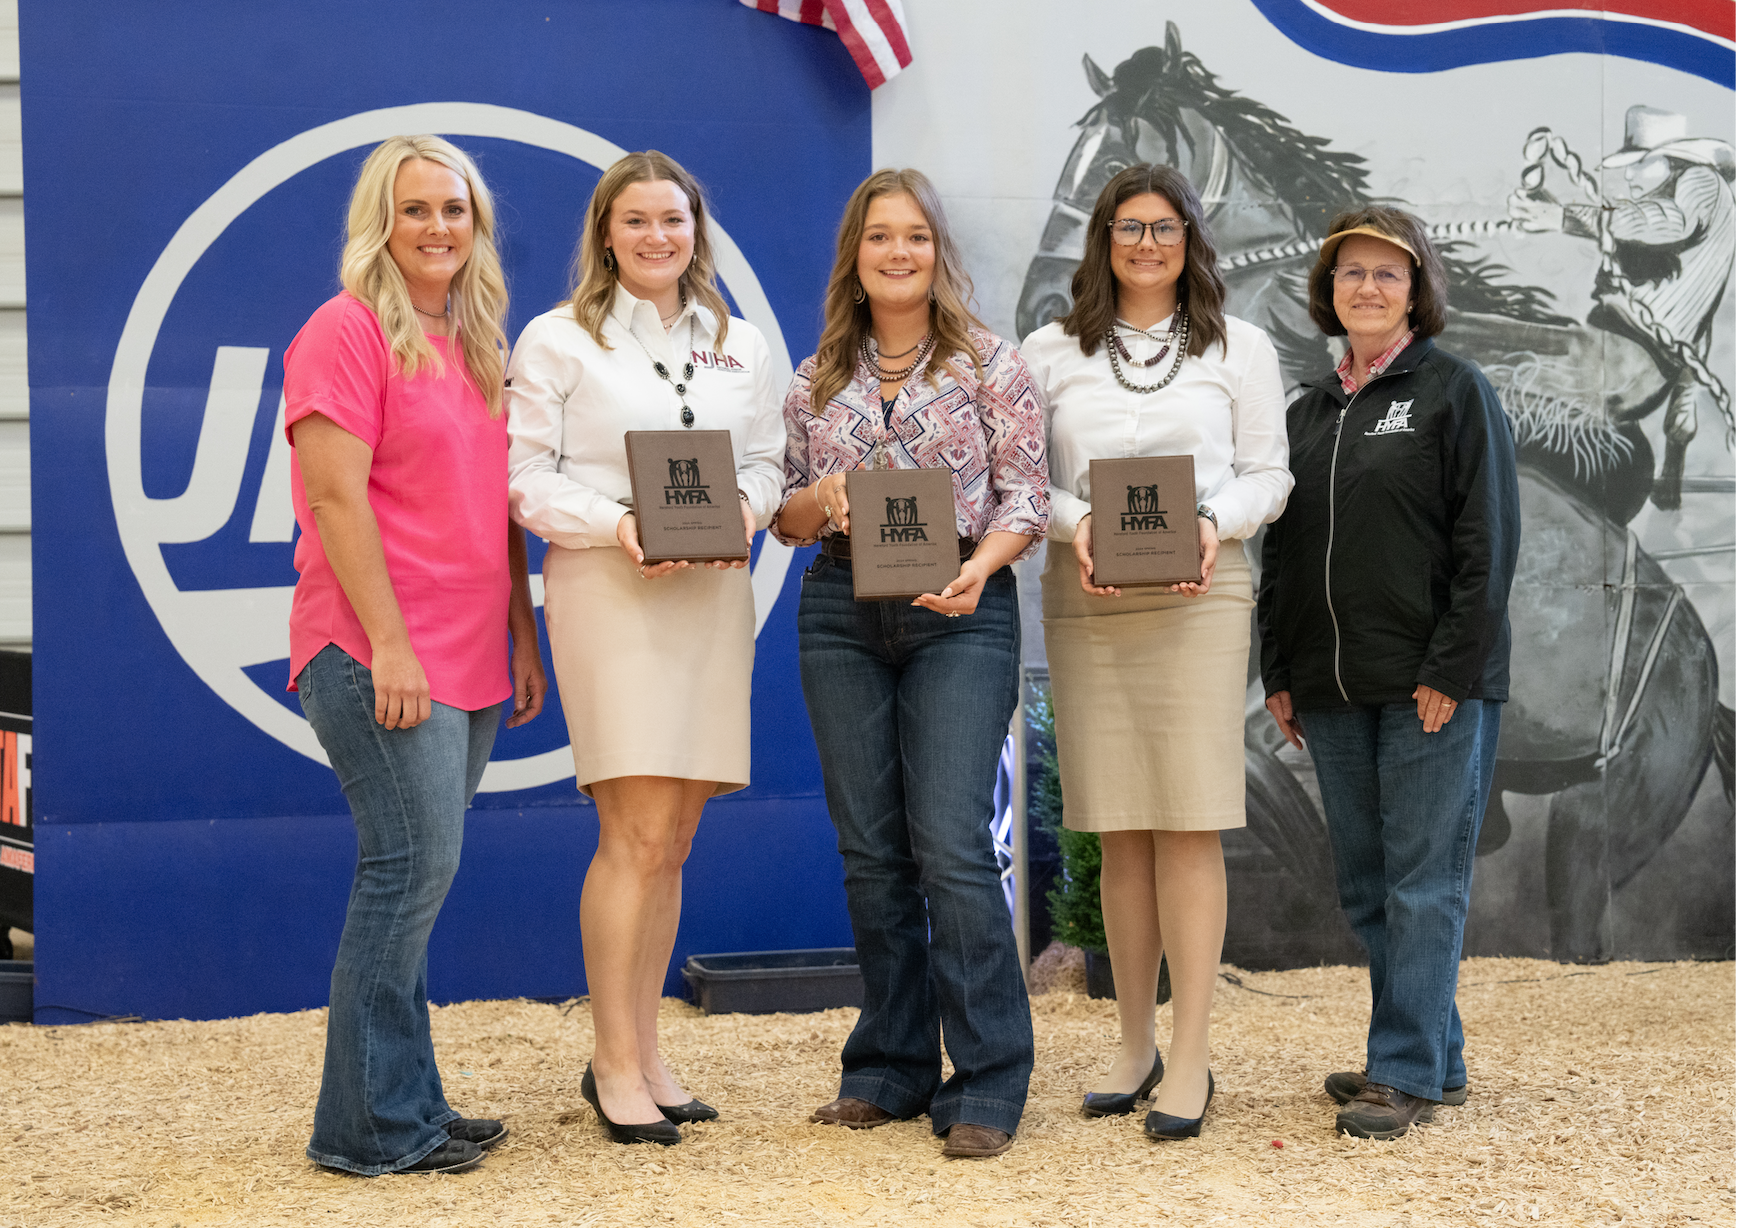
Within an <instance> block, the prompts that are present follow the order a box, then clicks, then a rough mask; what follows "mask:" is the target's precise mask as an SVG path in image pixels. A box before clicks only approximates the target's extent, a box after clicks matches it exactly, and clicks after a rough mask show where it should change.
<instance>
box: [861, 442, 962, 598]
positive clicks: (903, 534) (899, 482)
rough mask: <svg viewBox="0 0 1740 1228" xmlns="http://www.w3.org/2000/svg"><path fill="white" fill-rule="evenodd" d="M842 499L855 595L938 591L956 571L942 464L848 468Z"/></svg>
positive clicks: (951, 504)
mask: <svg viewBox="0 0 1740 1228" xmlns="http://www.w3.org/2000/svg"><path fill="white" fill-rule="evenodd" d="M846 502H847V504H848V505H849V506H850V508H851V513H850V515H851V524H852V596H853V597H855V598H857V599H858V600H859V601H889V600H893V599H895V598H905V599H906V600H908V601H910V600H912V599H913V598H914V597H917V596H920V595H921V594H924V593H940V592H942V590H943V589H945V588H947V587H948V586H949V582H950V581H952V580H953V579H954V578H955V577H956V576H958V575H960V574H961V551H960V538H959V537H958V536H957V535H956V533H955V484H954V477H953V475H952V474H950V473H949V471H948V470H947V469H854V470H852V471H851V472H849V473H848V474H846Z"/></svg>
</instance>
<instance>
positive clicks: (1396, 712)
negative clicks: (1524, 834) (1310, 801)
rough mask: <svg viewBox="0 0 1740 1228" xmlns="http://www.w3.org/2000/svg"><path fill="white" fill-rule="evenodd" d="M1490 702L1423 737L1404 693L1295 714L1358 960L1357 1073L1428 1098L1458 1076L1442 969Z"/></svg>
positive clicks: (1462, 915) (1485, 756)
mask: <svg viewBox="0 0 1740 1228" xmlns="http://www.w3.org/2000/svg"><path fill="white" fill-rule="evenodd" d="M1503 707H1504V705H1503V704H1501V703H1499V702H1498V701H1496V700H1477V699H1471V700H1468V701H1466V702H1464V703H1462V704H1461V705H1459V706H1458V707H1457V709H1456V715H1455V716H1454V717H1453V718H1452V719H1451V720H1450V721H1449V723H1447V724H1446V725H1444V727H1443V728H1441V729H1440V730H1439V731H1438V732H1437V733H1427V732H1425V730H1424V729H1423V728H1422V727H1421V724H1420V718H1419V716H1418V715H1417V714H1416V710H1415V707H1414V704H1413V703H1412V702H1409V703H1399V704H1384V705H1382V706H1381V707H1363V708H1354V709H1351V710H1342V709H1335V710H1320V711H1315V712H1300V713H1299V719H1300V721H1301V722H1302V723H1303V724H1304V726H1305V746H1306V749H1307V750H1309V751H1310V752H1311V760H1312V762H1313V763H1315V764H1316V765H1317V783H1318V786H1319V788H1321V789H1322V791H1323V809H1324V812H1325V815H1326V817H1327V819H1328V821H1329V843H1330V847H1331V848H1332V850H1333V851H1334V854H1335V879H1336V886H1337V888H1338V889H1339V891H1340V893H1341V908H1342V911H1343V912H1345V913H1346V914H1347V919H1348V922H1349V923H1350V924H1351V925H1352V926H1353V932H1354V933H1355V934H1357V935H1359V940H1360V941H1361V942H1363V943H1364V944H1365V949H1366V951H1367V952H1369V953H1370V955H1371V1027H1370V1029H1369V1031H1368V1032H1367V1034H1366V1056H1365V1069H1366V1077H1367V1078H1368V1079H1370V1080H1371V1081H1372V1082H1373V1083H1384V1084H1388V1085H1389V1086H1390V1087H1393V1088H1396V1089H1397V1090H1398V1091H1404V1092H1407V1093H1408V1094H1409V1095H1410V1096H1424V1097H1425V1098H1426V1099H1428V1100H1439V1099H1442V1098H1443V1095H1444V1089H1445V1088H1446V1087H1462V1086H1464V1085H1465V1084H1466V1083H1467V1082H1468V1069H1467V1067H1466V1066H1464V1065H1463V1061H1462V1017H1461V1015H1460V1014H1459V1013H1458V1012H1457V1010H1456V973H1457V968H1458V966H1459V964H1460V962H1461V959H1462V927H1463V923H1464V922H1465V921H1466V920H1467V919H1468V891H1469V887H1470V886H1471V884H1472V883H1473V881H1474V843H1475V840H1476V839H1477V838H1478V837H1479V835H1480V820H1481V816H1482V815H1483V814H1484V813H1485V812H1486V795H1487V793H1488V791H1489V790H1490V789H1491V788H1492V770H1493V764H1494V762H1495V761H1496V759H1497V757H1498V722H1499V714H1500V712H1501V711H1502V709H1503Z"/></svg>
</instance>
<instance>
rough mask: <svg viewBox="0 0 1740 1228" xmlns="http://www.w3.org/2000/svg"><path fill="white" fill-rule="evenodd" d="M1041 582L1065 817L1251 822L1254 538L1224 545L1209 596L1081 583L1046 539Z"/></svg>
mask: <svg viewBox="0 0 1740 1228" xmlns="http://www.w3.org/2000/svg"><path fill="white" fill-rule="evenodd" d="M1042 588H1043V592H1044V595H1045V655H1046V657H1047V659H1048V660H1049V661H1050V665H1051V702H1052V711H1053V713H1054V714H1055V716H1056V718H1057V762H1058V769H1059V772H1060V774H1061V776H1062V778H1063V824H1064V826H1065V827H1068V828H1069V829H1070V830H1072V831H1129V830H1148V831H1212V830H1216V829H1223V828H1228V827H1243V826H1244V825H1245V740H1244V733H1245V730H1244V703H1245V683H1246V677H1245V675H1246V672H1247V670H1248V668H1249V662H1250V646H1251V606H1252V604H1253V603H1252V600H1251V568H1250V563H1249V562H1248V560H1247V559H1246V558H1245V551H1244V543H1243V542H1240V541H1223V542H1222V543H1221V544H1220V556H1219V559H1218V560H1217V562H1216V563H1215V571H1214V583H1213V585H1212V586H1211V587H1210V588H1209V590H1208V592H1207V594H1205V595H1204V596H1201V597H1186V596H1184V595H1183V594H1181V593H1169V592H1167V591H1166V590H1165V589H1130V588H1127V589H1125V590H1124V595H1123V596H1122V597H1095V596H1093V595H1091V594H1089V593H1084V592H1082V590H1081V580H1080V572H1079V570H1078V569H1077V567H1076V562H1075V551H1074V550H1073V549H1072V548H1071V547H1070V545H1069V543H1067V542H1051V543H1049V544H1048V547H1047V549H1046V562H1045V575H1044V579H1043V583H1042Z"/></svg>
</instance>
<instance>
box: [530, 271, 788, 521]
mask: <svg viewBox="0 0 1740 1228" xmlns="http://www.w3.org/2000/svg"><path fill="white" fill-rule="evenodd" d="M691 324H692V326H693V332H692V333H691V331H690V329H691ZM630 329H632V330H633V331H632V332H631V331H630ZM713 331H714V321H713V315H712V313H711V312H709V311H707V310H706V309H705V308H702V307H700V306H699V305H698V304H696V303H693V302H691V303H690V304H689V305H688V306H687V307H685V308H684V309H683V313H682V314H681V315H679V316H678V317H677V320H676V322H675V323H674V324H672V325H671V330H670V332H669V333H666V332H665V330H664V328H663V327H662V326H661V325H660V324H659V313H658V308H657V307H654V306H653V305H652V304H651V303H650V302H647V301H646V300H644V299H638V298H635V297H634V295H632V294H630V293H629V292H628V291H627V290H624V289H623V288H622V287H621V286H620V285H619V286H617V288H616V300H615V302H613V303H612V304H611V307H610V312H609V314H608V315H606V316H605V319H604V336H605V339H606V340H607V341H609V342H610V344H611V346H612V347H614V348H612V349H608V350H607V349H605V348H603V347H602V346H600V345H599V344H598V343H597V342H596V341H594V340H593V339H592V335H591V334H590V333H588V332H587V331H586V330H585V329H583V328H581V327H580V325H579V324H578V323H577V322H576V321H575V319H574V309H573V308H572V307H570V306H568V305H566V304H564V305H563V306H561V307H557V308H556V309H555V310H553V311H546V312H545V313H544V314H543V315H541V316H539V317H537V318H536V319H534V320H533V321H531V323H529V324H527V325H526V327H525V331H524V332H522V333H521V334H520V339H519V342H518V344H516V345H515V346H514V352H513V359H512V361H511V362H509V364H508V375H507V420H508V436H509V440H510V445H509V451H508V497H509V501H510V506H511V508H512V510H513V517H514V519H515V520H516V521H518V522H519V523H520V524H522V525H524V526H525V527H526V528H528V529H530V530H531V531H532V532H533V533H536V534H537V535H538V536H539V537H542V538H544V539H545V540H546V541H549V542H553V543H554V544H556V545H558V546H565V547H567V548H568V549H571V550H579V549H583V548H585V547H588V546H615V545H617V544H618V543H617V540H616V522H617V521H619V520H621V519H622V517H623V515H624V514H626V513H627V512H628V510H629V509H628V506H627V501H628V499H629V498H630V493H631V488H630V484H629V479H628V451H627V449H626V448H625V446H624V445H623V442H622V436H623V433H624V432H625V431H676V430H681V429H683V424H682V419H681V417H680V416H679V415H680V414H681V412H682V404H683V400H684V398H682V397H679V396H678V395H677V391H676V389H675V388H674V387H673V386H672V385H671V384H670V383H668V382H666V381H665V380H663V379H660V378H659V376H658V374H657V373H656V372H655V371H654V370H653V359H652V358H651V357H649V356H648V352H649V351H650V352H651V354H652V355H653V356H656V357H657V358H658V360H659V361H660V362H662V363H664V364H665V369H666V370H667V371H669V372H670V373H671V379H672V380H674V381H676V382H678V383H681V382H683V374H682V372H683V363H684V362H685V361H692V362H693V363H694V364H695V376H694V378H693V379H691V380H689V381H688V384H687V388H688V396H687V398H686V399H687V401H688V404H689V408H691V409H693V410H694V411H695V429H696V430H728V431H730V432H731V447H732V451H733V453H734V454H735V456H736V459H737V485H738V487H739V488H740V489H741V490H742V491H743V493H744V494H746V495H748V496H749V507H750V510H751V511H752V512H753V513H754V514H755V523H756V525H757V527H759V528H766V527H767V524H768V522H769V521H770V520H772V519H773V514H774V512H775V511H776V510H777V509H778V507H779V495H780V486H781V484H782V481H783V478H784V464H785V423H784V421H783V419H782V417H781V413H780V406H781V393H782V392H783V391H784V386H785V377H784V374H783V373H782V372H778V371H775V370H774V367H773V355H772V353H771V352H770V351H769V350H768V347H767V341H766V340H765V339H764V338H763V337H762V335H761V333H760V331H759V330H757V329H756V327H755V326H754V325H753V324H750V323H748V322H747V321H745V320H740V319H738V318H736V317H735V316H734V317H732V319H731V330H730V332H729V333H728V334H727V336H726V338H725V346H724V349H723V351H715V350H714V348H713ZM691 336H693V338H694V343H693V346H692V347H691V345H690V340H689V339H690V337H691ZM636 338H639V343H638V344H637V342H636ZM643 344H644V346H645V349H643V348H642V345H643Z"/></svg>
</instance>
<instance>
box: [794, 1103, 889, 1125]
mask: <svg viewBox="0 0 1740 1228" xmlns="http://www.w3.org/2000/svg"><path fill="white" fill-rule="evenodd" d="M810 1120H811V1121H813V1122H819V1123H820V1124H822V1125H824V1126H845V1127H846V1128H847V1129H848V1130H874V1129H875V1128H876V1127H877V1126H886V1125H887V1124H888V1123H889V1122H891V1121H893V1120H894V1114H893V1113H890V1112H889V1111H888V1110H887V1109H883V1108H879V1107H877V1106H876V1105H874V1104H871V1103H870V1102H869V1101H868V1100H860V1099H858V1098H857V1097H856V1096H843V1097H841V1098H840V1099H838V1100H830V1101H829V1102H828V1103H827V1104H824V1105H823V1106H822V1107H821V1108H819V1109H817V1110H816V1111H815V1112H814V1113H811V1114H810Z"/></svg>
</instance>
